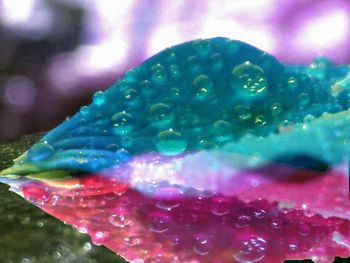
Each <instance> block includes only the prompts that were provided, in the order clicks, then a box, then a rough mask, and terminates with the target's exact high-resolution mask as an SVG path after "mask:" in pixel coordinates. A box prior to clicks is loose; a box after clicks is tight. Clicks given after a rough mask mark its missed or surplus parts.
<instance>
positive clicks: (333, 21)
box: [294, 9, 349, 50]
mask: <svg viewBox="0 0 350 263" xmlns="http://www.w3.org/2000/svg"><path fill="white" fill-rule="evenodd" d="M348 27H349V16H348V14H347V11H343V10H338V9H336V10H333V11H332V10H330V11H327V13H326V14H324V15H322V16H319V17H317V18H314V19H312V20H311V21H309V22H307V23H306V24H305V25H304V26H303V27H302V29H301V30H300V31H299V33H298V35H297V37H296V38H295V41H294V45H295V46H298V47H303V48H305V49H307V50H317V49H318V50H320V49H321V50H325V49H328V48H331V47H334V46H337V45H338V44H339V43H341V42H342V41H343V40H344V39H345V37H346V35H347V34H348V33H349V31H348Z"/></svg>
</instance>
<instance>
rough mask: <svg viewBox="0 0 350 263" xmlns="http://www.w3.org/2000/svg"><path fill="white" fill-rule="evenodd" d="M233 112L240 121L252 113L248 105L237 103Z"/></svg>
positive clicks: (248, 117) (246, 118)
mask: <svg viewBox="0 0 350 263" xmlns="http://www.w3.org/2000/svg"><path fill="white" fill-rule="evenodd" d="M235 113H236V114H237V116H238V118H239V119H240V120H241V121H245V120H248V119H250V118H251V117H252V113H251V112H250V109H249V108H248V107H245V106H243V105H238V106H236V107H235Z"/></svg>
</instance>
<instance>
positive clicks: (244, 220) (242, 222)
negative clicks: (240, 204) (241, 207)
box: [235, 215, 252, 228]
mask: <svg viewBox="0 0 350 263" xmlns="http://www.w3.org/2000/svg"><path fill="white" fill-rule="evenodd" d="M251 221H252V219H251V218H250V216H247V215H241V216H239V217H238V218H237V220H236V222H235V227H237V228H242V227H246V226H248V225H249V224H250V222H251Z"/></svg>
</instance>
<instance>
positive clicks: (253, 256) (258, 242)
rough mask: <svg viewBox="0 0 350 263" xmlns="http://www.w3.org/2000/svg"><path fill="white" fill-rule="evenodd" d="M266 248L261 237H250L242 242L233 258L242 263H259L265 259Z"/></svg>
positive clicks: (265, 243)
mask: <svg viewBox="0 0 350 263" xmlns="http://www.w3.org/2000/svg"><path fill="white" fill-rule="evenodd" d="M267 247H268V245H267V242H266V240H265V239H263V238H262V237H250V238H248V239H247V240H244V241H243V242H242V244H241V245H240V247H239V252H238V253H236V254H234V256H233V257H234V259H236V260H237V261H238V262H242V263H255V262H259V261H261V260H262V259H263V258H264V257H265V253H266V249H267Z"/></svg>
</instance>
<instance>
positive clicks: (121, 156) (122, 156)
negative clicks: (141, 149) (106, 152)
mask: <svg viewBox="0 0 350 263" xmlns="http://www.w3.org/2000/svg"><path fill="white" fill-rule="evenodd" d="M116 155H117V159H118V160H119V161H120V162H123V163H125V162H127V161H129V160H130V158H131V157H130V153H129V152H128V151H127V150H125V149H124V148H122V149H120V150H118V151H117V152H116Z"/></svg>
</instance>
